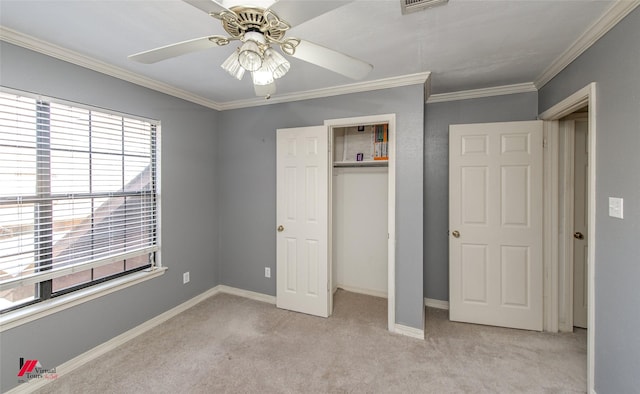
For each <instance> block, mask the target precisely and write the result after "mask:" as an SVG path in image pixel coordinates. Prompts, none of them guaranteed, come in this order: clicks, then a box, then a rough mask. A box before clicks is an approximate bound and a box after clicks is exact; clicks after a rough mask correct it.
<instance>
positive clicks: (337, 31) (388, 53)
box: [0, 0, 614, 103]
mask: <svg viewBox="0 0 640 394" xmlns="http://www.w3.org/2000/svg"><path fill="white" fill-rule="evenodd" d="M262 1H264V0H262ZM309 2H312V0H300V6H301V7H305V3H309ZM244 3H246V4H253V3H254V2H253V1H252V0H246V1H244ZM613 3H614V1H590V0H566V1H565V0H553V1H541V0H531V1H525V0H511V1H505V0H501V1H483V0H449V3H448V4H447V5H444V6H439V7H435V8H430V9H427V10H425V11H420V12H416V13H412V14H408V15H401V13H400V3H399V1H398V0H373V1H372V0H356V1H353V2H351V3H349V4H347V5H344V6H342V7H340V8H337V9H335V10H333V11H330V12H328V13H326V14H324V15H321V16H319V17H316V18H314V19H311V20H309V21H307V22H304V23H303V24H301V25H299V26H295V27H294V28H293V29H291V30H290V32H288V33H287V36H288V37H289V36H291V37H299V38H303V39H306V40H309V41H313V42H315V43H318V44H322V45H324V46H327V47H329V48H332V49H335V50H338V51H341V52H344V53H347V54H350V55H352V56H354V57H357V58H360V59H362V60H365V61H367V62H369V63H371V64H373V66H374V69H373V71H372V72H371V74H369V75H368V76H367V77H366V79H365V81H370V80H378V79H383V78H389V77H395V76H402V75H407V74H413V73H419V72H425V71H430V72H432V75H431V76H432V93H444V92H452V91H459V90H468V89H478V88H485V87H492V86H501V85H508V84H516V83H524V82H532V81H534V80H535V79H536V78H537V77H539V76H540V74H541V73H542V72H543V71H544V70H545V69H546V68H547V67H548V66H549V65H550V64H551V63H552V62H553V61H554V60H555V59H557V58H558V57H559V56H560V55H561V54H562V53H563V52H564V51H565V50H566V49H567V48H568V47H569V46H570V45H571V44H572V43H574V42H575V41H576V40H577V39H578V38H579V37H580V35H581V34H583V33H584V32H585V31H586V30H587V28H588V27H589V26H590V25H592V24H593V23H594V22H595V21H596V20H597V19H598V18H599V17H600V16H601V15H602V14H604V13H605V11H606V10H607V9H608V8H609V7H611V5H612V4H613ZM280 16H281V17H282V18H283V19H286V16H285V15H280ZM0 24H1V25H2V26H3V27H7V28H10V29H12V30H15V31H18V32H20V33H23V34H26V35H29V36H32V37H34V38H37V39H40V40H43V41H46V42H49V43H52V44H55V45H58V46H60V47H63V48H66V49H69V50H72V51H75V52H78V53H80V54H83V55H86V56H89V57H91V58H94V59H96V60H99V61H102V62H105V63H108V64H111V65H114V66H117V67H119V68H122V69H126V70H128V71H130V72H133V73H136V74H140V75H142V76H145V77H147V78H151V79H153V80H157V81H160V82H163V83H166V84H168V85H171V86H173V87H176V88H179V89H182V90H184V91H188V92H190V93H192V94H195V95H198V96H201V97H203V98H205V99H208V100H211V101H214V102H217V103H224V102H228V101H233V100H243V99H251V98H254V97H255V94H254V91H253V87H252V85H251V80H250V78H248V77H247V76H245V78H244V79H243V80H242V81H237V80H235V79H233V78H232V77H230V76H229V75H228V74H226V73H225V72H224V71H223V70H222V69H221V68H220V64H221V63H222V62H223V61H224V59H225V58H226V57H227V56H228V55H229V54H230V52H231V51H232V50H233V49H234V48H235V47H236V44H234V43H233V42H232V43H231V44H230V45H229V46H226V47H216V48H211V49H207V50H204V51H201V52H198V53H192V54H188V55H184V56H181V57H178V58H174V59H170V60H166V61H163V62H160V63H156V64H151V65H145V64H139V63H135V62H133V61H131V60H129V59H128V58H127V56H128V55H130V54H133V53H136V52H140V51H144V50H147V49H152V48H155V47H158V46H163V45H167V44H172V43H175V42H179V41H184V40H188V39H192V38H197V37H202V36H206V35H213V34H220V35H223V34H225V32H224V30H223V29H222V27H221V25H220V22H219V21H218V20H216V19H213V18H211V17H210V16H208V15H206V14H205V13H204V12H202V11H201V10H199V9H197V8H195V7H193V6H192V5H190V4H188V3H185V2H182V1H180V0H153V1H147V0H128V1H124V0H82V1H80V0H72V1H59V0H47V1H35V0H1V1H0ZM289 60H290V61H291V71H290V72H289V73H288V74H287V75H286V76H285V77H283V78H282V79H280V80H278V81H277V84H278V93H279V94H283V93H297V92H304V91H309V90H314V89H321V88H327V87H335V86H341V85H345V84H350V83H353V82H354V81H352V80H350V79H348V78H346V77H343V76H341V75H338V74H335V73H333V72H330V71H327V70H325V69H322V68H319V67H317V66H314V65H311V64H308V63H305V62H303V61H300V60H297V59H289Z"/></svg>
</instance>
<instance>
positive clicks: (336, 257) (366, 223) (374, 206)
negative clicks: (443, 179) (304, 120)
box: [325, 115, 395, 330]
mask: <svg viewBox="0 0 640 394" xmlns="http://www.w3.org/2000/svg"><path fill="white" fill-rule="evenodd" d="M325 124H326V125H327V126H328V127H329V138H330V143H329V147H330V148H329V149H330V153H329V158H330V160H329V162H330V169H329V172H330V180H329V193H330V194H329V196H330V203H329V212H330V213H329V220H330V222H329V232H330V234H329V250H330V254H329V256H330V264H329V267H330V276H329V278H330V283H331V287H330V289H331V291H332V294H333V297H330V300H331V301H330V302H332V305H331V307H330V310H333V308H334V306H335V305H334V304H333V303H334V302H337V303H338V304H337V306H338V307H339V302H340V299H341V297H344V294H343V295H342V296H341V295H340V294H341V293H337V292H338V291H340V290H342V291H346V292H349V293H357V294H364V295H368V296H374V297H380V298H382V299H386V306H387V308H386V309H387V314H386V315H387V324H388V327H389V329H390V330H393V327H394V326H395V259H394V256H395V250H394V249H395V242H394V241H395V140H394V137H395V116H394V115H379V116H371V117H362V118H351V119H336V120H331V121H327V122H325ZM363 305H365V306H366V307H372V308H373V307H375V306H374V305H378V306H379V305H381V303H380V302H377V303H376V302H371V303H368V302H367V303H364V304H363ZM367 305H369V306H367ZM381 313H382V312H381Z"/></svg>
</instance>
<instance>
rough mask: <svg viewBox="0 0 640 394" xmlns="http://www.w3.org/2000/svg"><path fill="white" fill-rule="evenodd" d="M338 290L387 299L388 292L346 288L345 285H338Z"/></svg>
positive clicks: (352, 287)
mask: <svg viewBox="0 0 640 394" xmlns="http://www.w3.org/2000/svg"><path fill="white" fill-rule="evenodd" d="M337 289H342V290H344V291H348V292H350V293H357V294H364V295H368V296H372V297H380V298H387V292H386V291H380V290H370V289H363V288H361V287H354V286H345V285H338V286H337V288H336V290H337ZM334 293H335V292H334Z"/></svg>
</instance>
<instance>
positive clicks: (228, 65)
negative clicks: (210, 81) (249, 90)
mask: <svg viewBox="0 0 640 394" xmlns="http://www.w3.org/2000/svg"><path fill="white" fill-rule="evenodd" d="M220 67H222V69H223V70H224V71H226V72H228V73H229V74H230V75H231V76H232V77H234V78H236V79H238V80H242V77H243V76H244V72H245V69H244V67H242V65H241V64H240V62H239V61H238V51H237V50H236V51H233V52H232V53H231V55H229V57H228V58H227V60H225V61H224V63H222V65H221V66H220Z"/></svg>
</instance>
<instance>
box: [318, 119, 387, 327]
mask: <svg viewBox="0 0 640 394" xmlns="http://www.w3.org/2000/svg"><path fill="white" fill-rule="evenodd" d="M376 123H387V124H388V125H389V129H388V140H389V146H388V152H389V163H388V164H389V167H388V168H389V169H388V171H389V174H388V178H389V184H388V189H387V190H388V207H387V215H388V219H387V222H388V224H387V225H388V230H387V231H388V243H387V327H388V330H389V331H391V332H395V331H396V301H395V300H396V290H395V289H396V280H395V278H396V275H395V274H396V249H395V247H396V114H382V115H369V116H359V117H353V118H340V119H328V120H325V121H324V125H325V126H326V127H327V128H328V130H329V153H328V154H329V234H328V241H329V242H328V243H329V256H333V249H332V248H333V245H332V239H333V235H332V231H333V201H332V200H333V198H332V196H333V182H332V181H331V180H332V179H333V128H334V127H350V126H358V125H363V124H376ZM331 260H332V259H331V257H330V258H329V289H330V291H333V272H332V269H333V263H332V261H331ZM329 310H330V311H331V310H333V297H329Z"/></svg>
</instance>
